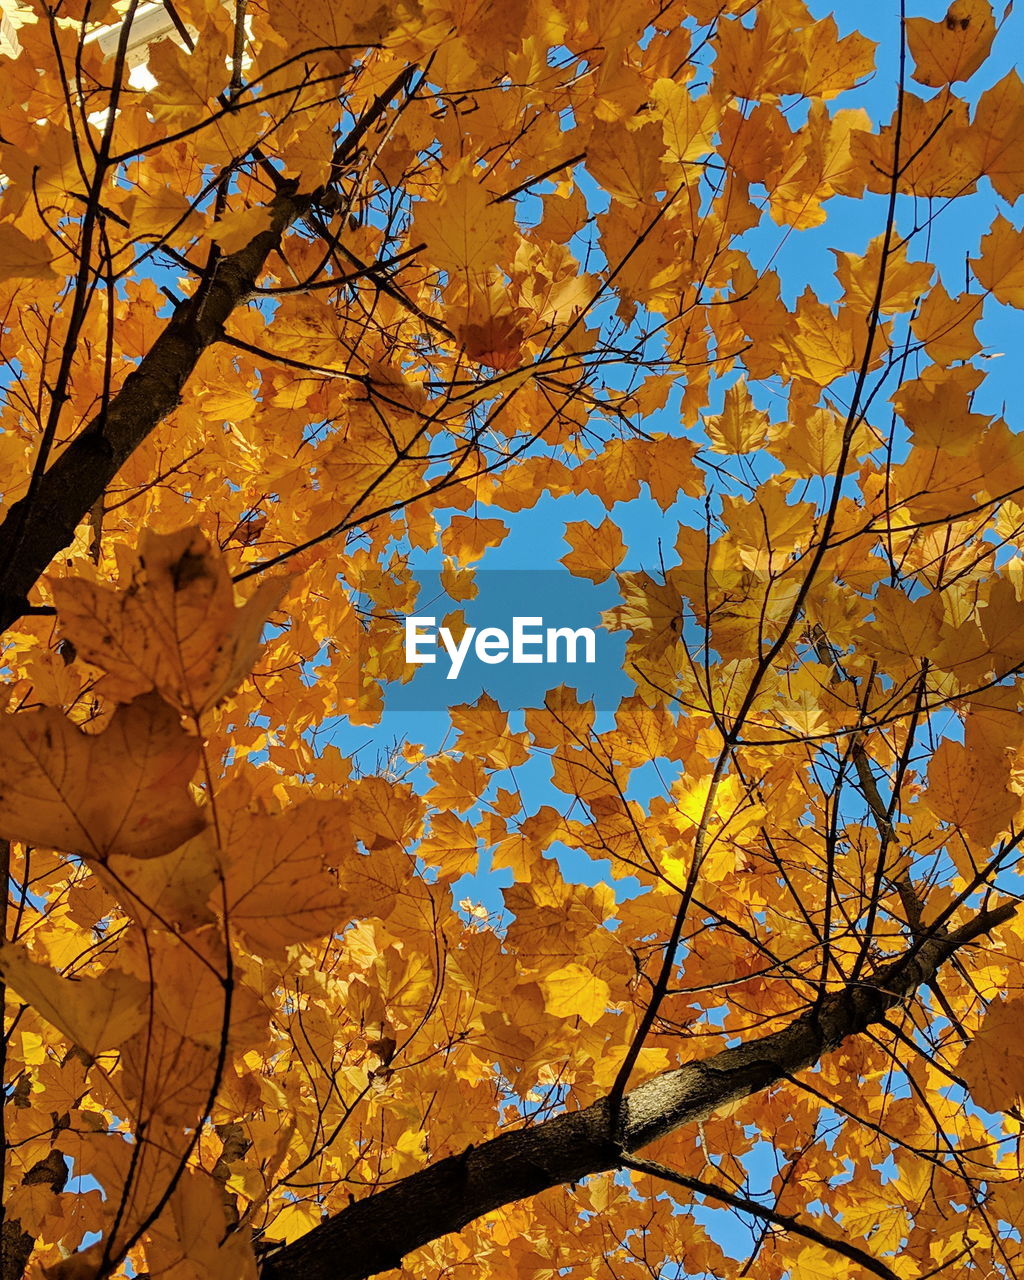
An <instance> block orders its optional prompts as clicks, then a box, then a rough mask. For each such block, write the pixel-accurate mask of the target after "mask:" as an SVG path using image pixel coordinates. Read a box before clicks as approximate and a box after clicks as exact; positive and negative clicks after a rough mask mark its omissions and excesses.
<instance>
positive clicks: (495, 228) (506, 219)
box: [409, 170, 515, 276]
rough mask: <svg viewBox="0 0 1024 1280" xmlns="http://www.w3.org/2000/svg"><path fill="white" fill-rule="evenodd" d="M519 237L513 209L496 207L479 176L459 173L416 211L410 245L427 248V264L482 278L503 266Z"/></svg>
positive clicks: (505, 205) (506, 203) (502, 205)
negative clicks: (513, 240)
mask: <svg viewBox="0 0 1024 1280" xmlns="http://www.w3.org/2000/svg"><path fill="white" fill-rule="evenodd" d="M514 233H515V206H514V205H513V204H512V202H511V201H504V202H502V203H495V202H494V199H493V196H492V195H491V193H490V192H489V191H487V190H486V188H485V187H484V186H483V185H482V183H481V182H480V181H479V179H478V177H477V175H476V174H474V173H473V172H471V171H466V170H461V171H460V172H459V173H458V174H457V175H456V176H455V178H454V180H453V181H452V182H450V183H447V184H446V185H445V186H444V187H442V189H441V193H440V195H439V196H438V197H437V198H436V199H435V200H432V201H430V202H429V203H427V202H421V203H420V204H419V205H417V206H416V213H415V217H414V219H413V225H412V229H411V230H410V232H409V238H410V241H411V243H413V244H418V243H419V242H420V241H425V242H426V246H427V249H426V252H427V257H428V258H429V260H430V261H431V262H432V263H433V264H434V266H436V267H440V268H441V270H442V271H447V272H448V273H449V274H453V275H468V276H478V275H482V274H483V273H484V272H486V271H489V270H490V269H491V268H492V267H494V266H496V265H497V264H498V263H499V262H501V261H503V260H504V258H505V257H506V255H507V253H508V251H509V249H510V248H511V243H512V237H513V235H514Z"/></svg>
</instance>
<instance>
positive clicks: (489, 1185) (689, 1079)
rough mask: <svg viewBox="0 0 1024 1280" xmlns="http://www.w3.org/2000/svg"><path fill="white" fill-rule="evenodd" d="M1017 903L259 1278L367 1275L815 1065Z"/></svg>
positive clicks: (424, 1187) (441, 1165)
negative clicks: (616, 1109) (776, 1026)
mask: <svg viewBox="0 0 1024 1280" xmlns="http://www.w3.org/2000/svg"><path fill="white" fill-rule="evenodd" d="M1014 911H1015V907H1014V906H1012V905H1007V906H1003V907H998V908H996V909H995V910H992V911H985V912H981V913H980V914H979V915H978V916H977V917H975V919H973V920H971V921H969V922H968V923H967V924H966V925H963V926H962V927H961V928H960V929H958V930H956V931H955V932H953V933H950V934H940V935H938V936H935V937H931V938H927V939H925V940H923V941H921V942H919V943H916V944H915V945H914V946H913V947H912V948H911V949H910V950H909V951H908V952H907V953H906V954H905V955H904V956H901V957H900V958H899V959H897V960H895V961H892V962H891V963H889V964H887V965H885V966H883V967H882V968H880V969H878V970H877V971H876V972H875V973H874V974H873V975H871V977H870V978H866V979H863V980H862V981H861V982H860V983H858V984H857V985H856V986H851V987H849V988H847V989H844V990H842V991H837V992H833V993H830V994H829V995H827V996H826V997H825V998H824V999H823V1000H822V1001H821V1002H820V1004H819V1006H818V1008H817V1009H816V1010H815V1009H811V1010H809V1011H808V1012H806V1013H804V1014H802V1015H801V1016H799V1017H797V1018H795V1019H794V1020H793V1021H792V1022H791V1023H789V1025H788V1026H785V1027H783V1028H782V1029H781V1030H779V1031H775V1032H772V1033H771V1034H770V1035H766V1036H762V1037H760V1038H759V1039H757V1040H752V1041H750V1042H749V1043H747V1044H744V1045H740V1046H738V1047H736V1048H732V1049H724V1050H722V1052H720V1053H717V1054H715V1055H713V1056H712V1057H710V1058H706V1059H704V1060H703V1061H699V1062H693V1063H688V1064H687V1065H686V1066H684V1067H680V1068H678V1069H677V1070H675V1071H670V1072H668V1073H666V1074H665V1075H662V1076H659V1077H656V1078H655V1079H653V1080H648V1081H646V1082H645V1083H643V1084H641V1085H639V1086H638V1087H637V1088H636V1089H634V1090H632V1092H630V1093H628V1094H627V1095H626V1096H625V1098H624V1099H623V1101H622V1108H621V1113H620V1115H619V1117H618V1118H616V1117H615V1116H614V1115H613V1112H612V1107H611V1104H610V1102H609V1100H608V1099H607V1098H603V1099H601V1100H600V1101H598V1102H595V1103H594V1104H593V1105H592V1106H589V1107H587V1108H586V1109H585V1110H583V1111H576V1112H569V1113H566V1114H565V1115H560V1116H556V1117H555V1118H553V1119H551V1120H547V1121H545V1122H544V1123H542V1124H539V1125H536V1126H534V1127H533V1128H529V1129H517V1130H515V1131H513V1132H510V1133H504V1134H501V1135H500V1136H499V1137H497V1138H492V1139H491V1140H490V1141H489V1142H485V1143H482V1144H481V1145H480V1146H478V1147H468V1148H467V1149H466V1150H465V1151H463V1152H461V1153H460V1154H459V1155H456V1156H450V1157H448V1158H447V1159H445V1160H441V1161H439V1162H438V1163H437V1164H433V1165H428V1166H427V1168H425V1169H423V1170H421V1171H420V1172H418V1173H414V1174H412V1175H410V1176H409V1177H407V1178H404V1179H403V1180H402V1181H401V1182H398V1183H396V1184H395V1185H394V1186H391V1187H387V1188H386V1189H384V1190H383V1191H378V1192H377V1193H376V1194H374V1195H371V1196H367V1197H365V1198H364V1199H362V1200H357V1201H356V1202H355V1203H353V1204H351V1205H349V1206H348V1208H346V1209H343V1210H341V1212H339V1213H337V1214H335V1215H334V1217H333V1218H330V1219H329V1220H328V1221H326V1222H324V1223H322V1224H321V1225H320V1226H319V1227H315V1228H314V1229H313V1230H312V1231H311V1232H309V1234H308V1235H306V1236H304V1237H303V1238H302V1239H301V1240H296V1241H295V1242H294V1243H293V1244H290V1245H287V1246H285V1247H284V1248H282V1249H280V1250H277V1251H276V1252H274V1253H272V1254H270V1255H269V1256H267V1258H266V1260H265V1262H264V1264H263V1268H262V1271H261V1276H262V1280H364V1278H365V1277H367V1276H372V1275H375V1274H377V1273H378V1272H380V1271H388V1270H390V1269H392V1268H395V1267H398V1266H399V1265H400V1264H401V1260H402V1258H403V1257H404V1256H405V1255H406V1254H407V1253H409V1252H411V1251H412V1250H413V1249H416V1248H419V1247H420V1246H421V1245H424V1244H427V1243H428V1242H429V1241H431V1240H436V1239H438V1238H439V1237H440V1236H444V1235H447V1234H449V1232H453V1231H459V1230H461V1229H462V1228H463V1227H464V1226H465V1225H466V1224H467V1223H469V1222H472V1221H474V1220H475V1219H476V1218H479V1217H480V1216H481V1215H482V1214H485V1213H489V1212H490V1211H491V1210H493V1209H496V1208H498V1207H500V1206H501V1205H505V1204H511V1203H512V1202H513V1201H515V1200H522V1199H524V1198H525V1197H527V1196H532V1195H536V1194H537V1193H538V1192H540V1191H546V1190H548V1189H549V1188H551V1187H556V1186H559V1185H561V1184H565V1183H573V1182H578V1181H580V1179H581V1178H584V1177H586V1176H587V1175H588V1174H592V1173H603V1172H606V1171H608V1170H610V1169H614V1168H616V1167H618V1165H619V1163H620V1157H621V1156H622V1154H624V1153H629V1152H632V1151H636V1150H638V1149H639V1148H641V1147H643V1146H645V1145H647V1144H648V1143H650V1142H653V1141H654V1140H655V1139H656V1138H661V1137H664V1136H665V1135H666V1134H669V1133H671V1132H673V1131H674V1130H675V1129H678V1128H679V1127H680V1126H682V1125H684V1124H688V1123H691V1124H692V1123H696V1122H698V1121H700V1120H703V1119H706V1118H707V1117H708V1116H709V1115H711V1113H712V1112H714V1111H716V1110H717V1109H718V1108H719V1107H722V1106H724V1105H725V1104H726V1103H729V1102H733V1101H736V1100H738V1099H740V1098H746V1097H749V1096H750V1095H751V1094H754V1093H757V1092H760V1091H761V1090H763V1089H766V1088H768V1087H769V1086H771V1085H773V1084H775V1083H777V1082H778V1081H780V1080H784V1079H787V1078H789V1077H791V1076H793V1075H795V1074H796V1073H797V1072H799V1071H802V1070H805V1069H806V1068H807V1067H810V1066H812V1065H813V1064H814V1063H815V1062H817V1061H818V1059H819V1058H820V1057H821V1056H822V1055H823V1054H825V1053H828V1052H830V1051H831V1050H833V1049H835V1048H837V1047H838V1046H839V1045H840V1044H841V1043H842V1042H843V1041H844V1040H845V1039H847V1038H848V1037H849V1036H852V1035H857V1034H859V1033H861V1032H863V1031H865V1030H866V1029H867V1028H868V1027H869V1026H871V1025H872V1024H873V1023H875V1022H878V1021H879V1020H880V1019H881V1018H883V1017H884V1016H885V1014H886V1013H887V1012H888V1011H889V1010H890V1009H892V1008H893V1007H894V1006H895V1005H897V1004H899V1003H900V1002H901V1001H902V1000H904V999H906V998H907V997H908V996H910V995H912V994H913V992H914V991H915V990H916V988H917V987H918V986H920V985H921V984H922V983H926V982H929V981H930V980H931V979H932V978H933V977H934V976H935V974H936V972H937V971H938V969H939V967H940V966H941V965H942V964H943V963H944V962H945V961H946V960H948V959H949V957H950V956H951V955H952V954H953V953H954V952H955V951H956V950H957V948H959V947H963V946H966V945H967V944H968V943H970V942H973V941H974V940H975V939H976V938H979V937H981V936H982V935H983V934H985V933H988V932H989V931H990V930H991V929H993V928H995V927H996V926H997V925H999V924H1002V923H1004V922H1005V921H1006V920H1008V919H1009V918H1010V917H1011V916H1012V915H1013V914H1014Z"/></svg>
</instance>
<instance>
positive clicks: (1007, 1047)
mask: <svg viewBox="0 0 1024 1280" xmlns="http://www.w3.org/2000/svg"><path fill="white" fill-rule="evenodd" d="M957 1070H958V1071H959V1073H960V1074H961V1075H962V1076H963V1077H964V1079H965V1080H966V1081H967V1085H968V1087H969V1088H970V1091H971V1096H972V1097H973V1098H974V1100H975V1102H977V1103H978V1105H979V1106H982V1107H984V1108H985V1109H986V1111H1005V1110H1006V1109H1008V1108H1009V1107H1012V1106H1013V1104H1014V1103H1015V1102H1016V1101H1017V1100H1018V1099H1019V1098H1021V1097H1024V1000H1021V999H1010V1000H995V1001H993V1002H992V1004H990V1005H989V1007H988V1009H987V1011H986V1013H985V1017H984V1018H983V1019H982V1023H981V1026H980V1027H979V1028H978V1030H977V1032H976V1033H975V1035H974V1037H973V1039H972V1040H971V1042H970V1044H968V1045H966V1046H965V1047H964V1050H963V1052H962V1053H961V1055H960V1061H959V1063H958V1064H957Z"/></svg>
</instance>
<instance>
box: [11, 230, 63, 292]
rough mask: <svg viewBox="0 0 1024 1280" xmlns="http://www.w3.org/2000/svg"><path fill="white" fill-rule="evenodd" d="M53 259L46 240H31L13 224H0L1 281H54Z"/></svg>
mask: <svg viewBox="0 0 1024 1280" xmlns="http://www.w3.org/2000/svg"><path fill="white" fill-rule="evenodd" d="M53 258H54V254H53V250H52V249H51V248H50V246H49V244H48V243H47V242H46V241H45V240H31V239H29V237H28V236H27V235H25V233H24V232H23V231H19V230H18V228H17V227H15V226H12V224H11V223H9V222H4V223H0V280H53V279H55V278H56V272H55V271H54V270H53V268H52V267H51V266H50V263H51V262H52V261H53Z"/></svg>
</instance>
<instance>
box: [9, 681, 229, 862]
mask: <svg viewBox="0 0 1024 1280" xmlns="http://www.w3.org/2000/svg"><path fill="white" fill-rule="evenodd" d="M199 754H200V752H199V742H198V740H197V739H196V738H194V737H191V736H190V735H189V734H188V733H186V731H185V730H184V729H183V728H182V726H181V722H180V719H179V717H178V714H177V712H175V711H173V710H172V709H171V708H170V707H169V706H168V705H167V704H166V703H165V702H164V701H163V700H162V699H161V698H159V697H158V696H156V695H155V694H145V695H143V696H142V697H140V698H136V699H134V701H132V702H129V703H127V704H125V705H124V706H121V707H118V709H117V710H116V711H115V712H114V714H113V716H112V717H111V719H110V721H109V723H108V724H107V725H106V726H105V727H104V729H103V730H102V731H101V732H100V733H91V734H90V733H83V732H82V730H81V729H79V728H78V727H77V726H76V725H74V724H72V722H71V721H70V720H68V719H67V717H66V716H65V715H64V714H63V712H61V711H60V710H58V709H57V708H56V707H45V708H42V709H40V710H38V711H22V712H15V713H7V714H6V715H4V716H3V717H0V795H2V796H3V805H4V809H3V817H2V818H0V828H2V831H3V835H4V837H5V838H6V839H8V840H27V841H30V842H31V843H32V844H42V845H46V846H48V847H50V848H54V849H62V850H64V851H65V852H67V853H78V854H81V855H82V856H83V857H87V858H96V859H101V860H102V859H104V858H106V857H108V856H109V855H110V854H115V853H116V854H125V855H128V856H130V857H135V858H155V857H158V856H159V855H160V854H163V853H167V852H168V851H169V850H171V849H174V848H176V847H177V846H178V845H179V844H181V843H182V842H183V841H185V840H187V839H188V838H189V837H190V836H192V835H195V833H196V832H197V831H198V830H199V829H200V828H201V827H203V826H204V825H205V821H206V819H205V817H204V815H203V813H202V811H201V810H200V809H198V808H197V807H196V804H195V801H194V800H193V799H192V797H191V795H190V794H189V790H188V783H189V781H190V779H191V777H192V775H193V774H194V773H195V771H196V768H197V766H198V764H199Z"/></svg>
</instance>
